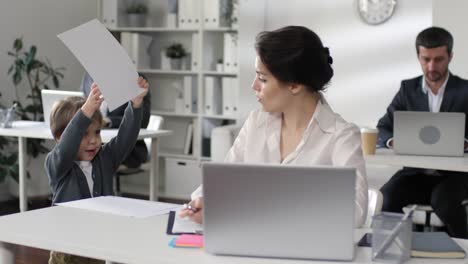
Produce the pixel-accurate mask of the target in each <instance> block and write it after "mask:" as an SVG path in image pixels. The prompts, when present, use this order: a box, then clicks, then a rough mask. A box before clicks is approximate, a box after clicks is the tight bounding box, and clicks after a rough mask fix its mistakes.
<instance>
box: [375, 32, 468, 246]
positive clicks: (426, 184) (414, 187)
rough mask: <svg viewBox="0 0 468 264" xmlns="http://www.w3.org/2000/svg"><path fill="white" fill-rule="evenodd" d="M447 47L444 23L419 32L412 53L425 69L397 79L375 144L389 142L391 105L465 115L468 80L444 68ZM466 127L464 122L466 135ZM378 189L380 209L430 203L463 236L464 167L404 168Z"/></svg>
mask: <svg viewBox="0 0 468 264" xmlns="http://www.w3.org/2000/svg"><path fill="white" fill-rule="evenodd" d="M452 49H453V37H452V35H451V34H450V32H448V31H447V30H445V29H443V28H439V27H430V28H427V29H425V30H423V31H422V32H420V33H419V34H418V36H417V38H416V53H417V55H418V60H419V63H420V64H421V68H422V71H423V73H424V74H423V75H422V76H418V77H415V78H413V79H409V80H403V81H402V82H401V87H400V90H399V91H398V93H397V94H396V95H395V97H394V98H393V101H392V102H391V104H390V106H389V107H388V108H387V112H386V113H385V115H384V116H383V117H382V118H381V119H380V120H379V122H378V125H377V127H378V129H379V138H378V145H379V146H380V147H387V148H393V114H394V112H395V111H426V112H463V113H465V114H466V115H467V116H468V81H467V80H464V79H461V78H459V77H458V76H455V75H453V74H452V73H450V71H449V69H448V68H449V64H450V61H451V60H452V58H453V52H452ZM466 125H468V122H466ZM467 132H468V129H467V128H465V139H466V138H467V134H466V133H467ZM465 146H466V143H465ZM380 190H381V192H382V193H383V196H384V202H383V207H382V210H383V211H390V212H402V208H403V207H404V206H407V205H408V204H426V205H427V204H429V205H431V206H432V208H433V210H434V212H435V213H436V214H437V216H438V217H439V218H440V219H441V220H442V222H444V223H445V225H446V226H447V231H448V232H449V234H450V235H451V236H454V237H460V238H466V237H467V219H466V213H465V210H464V208H463V207H462V205H461V202H462V201H463V200H464V199H466V198H468V174H467V173H462V172H453V171H440V170H427V169H416V168H403V169H402V170H400V171H398V172H397V173H396V174H395V175H393V177H392V178H391V179H390V180H389V181H388V182H387V183H386V184H385V185H384V186H382V188H381V189H380Z"/></svg>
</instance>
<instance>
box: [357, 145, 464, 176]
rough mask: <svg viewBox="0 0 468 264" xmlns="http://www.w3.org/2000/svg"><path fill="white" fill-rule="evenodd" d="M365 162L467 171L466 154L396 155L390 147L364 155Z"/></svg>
mask: <svg viewBox="0 0 468 264" xmlns="http://www.w3.org/2000/svg"><path fill="white" fill-rule="evenodd" d="M365 159H366V163H368V164H380V165H396V166H402V167H414V168H425V169H435V170H449V171H463V172H468V155H467V154H465V156H463V157H439V156H413V155H396V154H395V153H394V152H393V150H391V149H378V150H377V152H376V154H375V155H366V156H365Z"/></svg>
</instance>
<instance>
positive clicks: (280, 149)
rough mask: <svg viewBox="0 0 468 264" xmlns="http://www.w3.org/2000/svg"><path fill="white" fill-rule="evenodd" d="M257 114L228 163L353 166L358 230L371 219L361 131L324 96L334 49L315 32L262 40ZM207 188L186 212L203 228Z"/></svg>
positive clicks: (274, 34)
mask: <svg viewBox="0 0 468 264" xmlns="http://www.w3.org/2000/svg"><path fill="white" fill-rule="evenodd" d="M255 48H256V51H257V57H256V61H255V68H256V69H255V70H256V77H255V80H254V81H253V84H252V89H253V90H254V91H255V94H256V96H257V100H258V102H259V103H260V104H261V105H262V109H261V110H255V111H253V112H252V113H251V114H250V116H249V117H248V119H247V120H246V122H245V123H244V126H243V127H242V129H241V131H240V133H239V136H238V137H237V139H236V140H235V142H234V145H233V146H232V148H231V149H230V151H229V153H228V154H227V156H226V159H225V161H226V162H245V163H273V164H295V165H310V166H315V165H332V166H349V167H355V168H356V169H357V180H356V187H355V188H356V215H355V219H356V221H355V223H356V226H358V227H359V226H361V225H362V224H363V223H364V220H365V218H366V214H367V178H366V172H365V164H364V158H363V156H362V151H361V138H360V132H359V129H358V128H357V127H356V126H355V125H353V124H350V123H347V122H346V121H345V120H343V119H342V118H341V117H340V116H339V115H337V114H336V113H334V112H333V111H332V109H331V108H330V106H329V105H328V103H327V102H326V101H325V99H324V96H323V95H322V91H323V90H324V89H325V86H326V84H327V83H328V82H329V81H330V79H331V78H332V76H333V69H332V67H331V64H332V63H333V60H332V58H331V56H330V53H329V50H328V48H325V47H324V46H323V44H322V41H321V40H320V38H319V37H318V36H317V35H316V34H315V33H314V32H313V31H311V30H309V29H307V28H305V27H300V26H289V27H284V28H280V29H278V30H275V31H270V32H262V33H260V34H259V35H258V36H257V39H256V44H255ZM201 188H202V187H201V186H200V187H199V188H198V189H197V190H196V191H195V192H194V193H193V194H192V199H193V200H192V202H190V204H189V206H186V208H185V209H183V210H182V211H181V212H180V216H183V217H184V216H188V217H190V218H191V219H192V220H194V221H196V222H198V223H201V222H202V212H201V209H202V208H203V201H202V189H201Z"/></svg>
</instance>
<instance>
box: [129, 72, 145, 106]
mask: <svg viewBox="0 0 468 264" xmlns="http://www.w3.org/2000/svg"><path fill="white" fill-rule="evenodd" d="M138 86H140V88H143V89H144V90H145V91H144V92H143V93H141V94H139V95H138V96H137V97H135V98H133V99H132V104H133V107H134V108H140V106H141V104H142V103H143V97H145V95H146V94H147V93H148V87H149V84H148V82H147V81H146V80H145V79H143V77H138Z"/></svg>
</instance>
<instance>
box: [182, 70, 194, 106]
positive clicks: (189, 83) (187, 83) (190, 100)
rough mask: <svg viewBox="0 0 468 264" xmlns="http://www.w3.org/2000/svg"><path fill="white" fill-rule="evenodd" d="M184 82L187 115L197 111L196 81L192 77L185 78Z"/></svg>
mask: <svg viewBox="0 0 468 264" xmlns="http://www.w3.org/2000/svg"><path fill="white" fill-rule="evenodd" d="M183 82H184V83H183V85H184V106H185V113H187V114H192V113H195V112H196V109H197V90H196V79H195V78H194V77H192V76H184V81H183Z"/></svg>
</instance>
